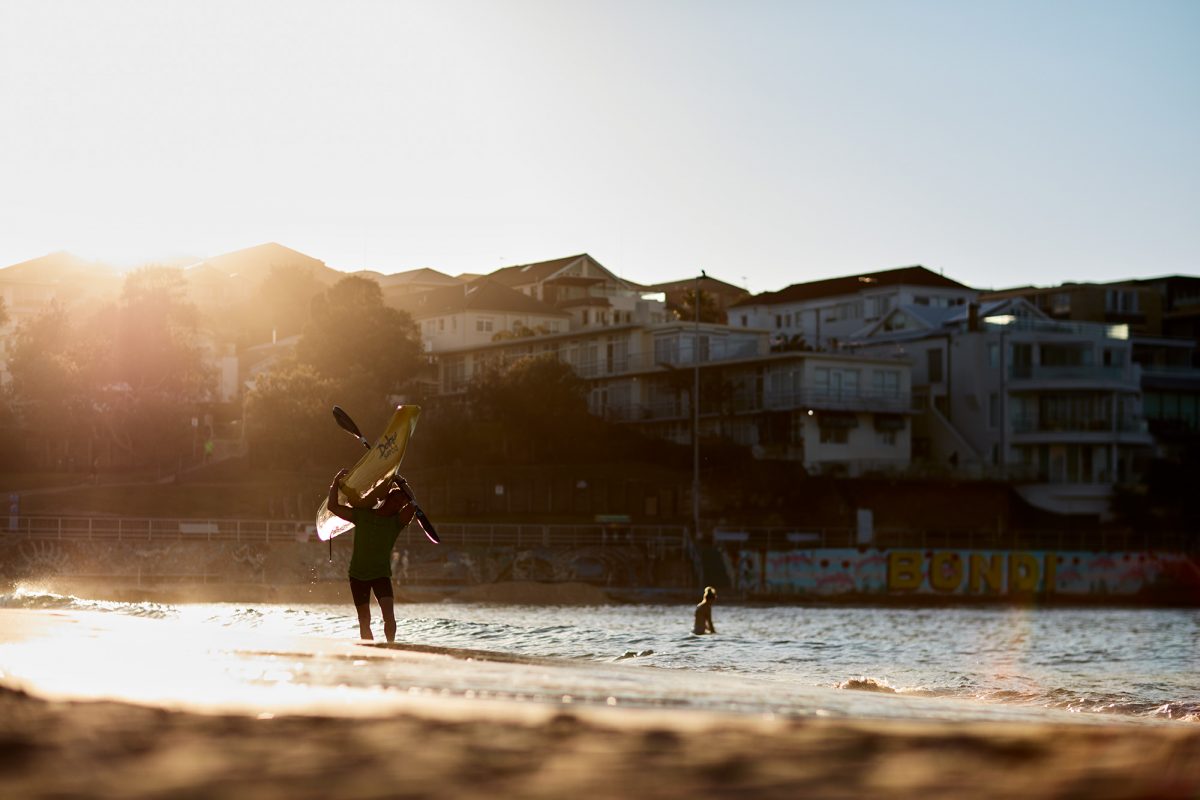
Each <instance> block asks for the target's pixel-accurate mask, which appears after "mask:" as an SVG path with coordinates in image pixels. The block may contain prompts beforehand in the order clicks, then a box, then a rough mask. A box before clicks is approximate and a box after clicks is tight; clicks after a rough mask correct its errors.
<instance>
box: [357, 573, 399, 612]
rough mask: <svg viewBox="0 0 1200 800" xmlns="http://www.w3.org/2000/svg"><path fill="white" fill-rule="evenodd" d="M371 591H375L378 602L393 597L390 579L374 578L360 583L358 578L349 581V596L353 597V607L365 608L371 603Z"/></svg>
mask: <svg viewBox="0 0 1200 800" xmlns="http://www.w3.org/2000/svg"><path fill="white" fill-rule="evenodd" d="M372 589H374V590H375V596H376V597H377V598H379V599H380V600H382V599H383V598H385V597H387V598H391V597H393V596H394V595H393V593H392V579H391V578H375V579H374V580H369V581H360V580H359V579H358V578H351V579H350V594H351V595H353V596H354V605H356V606H365V605H366V604H367V603H369V602H371V590H372Z"/></svg>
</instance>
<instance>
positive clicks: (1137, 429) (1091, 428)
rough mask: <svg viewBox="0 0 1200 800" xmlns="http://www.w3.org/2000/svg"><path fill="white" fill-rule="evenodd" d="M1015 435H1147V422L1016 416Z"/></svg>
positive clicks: (1135, 419) (1141, 420)
mask: <svg viewBox="0 0 1200 800" xmlns="http://www.w3.org/2000/svg"><path fill="white" fill-rule="evenodd" d="M1012 429H1013V432H1014V433H1109V432H1112V431H1115V432H1117V433H1146V432H1147V431H1148V430H1149V426H1148V425H1147V422H1146V420H1145V419H1144V418H1142V417H1129V418H1126V419H1120V420H1117V423H1116V425H1115V426H1114V425H1113V421H1112V420H1111V419H1105V418H1103V417H1070V416H1068V417H1038V416H1015V417H1013V419H1012Z"/></svg>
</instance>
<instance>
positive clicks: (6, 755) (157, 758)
mask: <svg viewBox="0 0 1200 800" xmlns="http://www.w3.org/2000/svg"><path fill="white" fill-rule="evenodd" d="M107 624H109V623H107V622H104V621H101V622H97V623H92V622H89V621H88V619H87V618H86V615H79V614H74V613H69V612H68V613H63V614H60V613H57V612H55V613H51V612H34V611H29V612H23V611H16V610H6V611H0V643H8V642H17V641H20V640H22V639H29V638H32V637H37V636H42V635H46V633H45V631H46V629H47V628H48V627H53V626H55V625H60V626H68V625H73V626H76V627H77V628H78V629H79V631H80V634H79V635H81V636H84V635H86V636H94V635H96V634H97V633H103V627H102V626H104V625H107ZM316 646H317V647H319V648H324V650H327V651H330V652H333V651H341V650H345V649H348V648H355V647H357V648H358V649H359V650H361V649H362V648H361V646H360V645H355V644H354V643H352V642H337V641H332V640H330V641H327V642H325V643H318V644H317V645H316ZM384 656H386V657H389V658H391V657H395V658H403V659H410V660H419V659H434V658H446V657H447V654H445V653H442V654H439V655H436V656H435V655H430V654H427V653H421V652H417V651H415V650H414V651H412V652H405V651H404V650H403V648H397V651H395V652H393V651H386V653H385V654H384ZM508 667H509V665H506V664H499V665H497V664H492V665H490V667H489V668H491V669H505V668H508ZM517 667H518V665H512V668H513V669H516V668H517ZM76 669H77V674H78V681H79V682H80V683H81V684H82V683H86V682H87V680H88V677H87V676H88V670H89V664H88V663H80V664H78V665H77V666H76ZM9 677H11V676H9ZM6 683H7V684H8V685H9V686H10V687H11V686H13V685H14V684H13V683H12V682H11V681H9V680H7V678H0V685H4V684H6ZM260 717H261V718H260ZM1198 795H1200V727H1198V726H1197V725H1196V724H1194V723H1169V722H1168V723H1156V724H1145V723H1143V724H1133V723H1125V722H1114V723H1112V724H1059V723H1048V724H1040V723H1020V722H986V723H983V722H941V721H938V722H934V721H896V720H890V721H880V720H874V719H822V718H815V717H804V718H797V719H778V718H775V719H767V718H762V717H746V716H735V715H728V714H719V713H711V712H700V711H691V710H670V709H667V710H662V709H618V708H606V707H603V706H584V705H575V706H561V705H549V704H529V703H524V704H521V703H515V702H503V701H496V700H490V701H486V702H484V701H479V702H473V701H470V700H466V699H461V698H460V699H458V700H457V701H456V702H452V703H445V704H443V703H441V702H440V701H436V700H433V701H426V702H421V703H414V704H412V705H411V707H406V708H398V709H393V710H391V711H389V712H388V714H387V715H386V716H383V717H366V718H364V717H349V716H343V715H338V716H329V715H314V714H295V713H287V714H278V713H277V714H274V715H273V716H272V715H267V714H254V713H227V712H224V713H196V712H187V711H180V710H167V709H164V708H158V707H153V706H141V705H134V704H128V703H117V702H109V701H89V702H80V701H77V700H69V699H46V698H44V697H35V696H31V695H29V694H26V693H25V692H23V691H20V690H18V689H15V688H0V797H4V798H24V797H36V798H63V797H100V798H118V797H120V798H165V797H188V798H201V797H203V798H207V797H213V798H217V797H220V798H251V799H253V800H258V798H264V799H265V798H277V797H278V798H291V799H295V798H324V797H337V798H366V797H412V798H416V797H429V798H435V797H436V798H440V797H446V798H450V797H454V798H463V797H465V798H473V797H488V798H496V797H521V798H572V797H574V798H584V797H589V798H590V797H599V798H634V797H637V798H684V797H688V798H704V797H737V798H794V797H827V798H853V797H879V798H883V797H887V798H918V797H919V798H943V797H944V798H960V797H985V798H990V797H997V798H999V797H1030V798H1042V797H1046V798H1049V797H1054V798H1075V797H1078V798H1141V797H1179V798H1185V797H1197V796H1198Z"/></svg>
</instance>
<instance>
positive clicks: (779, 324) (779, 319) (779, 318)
mask: <svg viewBox="0 0 1200 800" xmlns="http://www.w3.org/2000/svg"><path fill="white" fill-rule="evenodd" d="M775 327H776V328H782V327H783V317H782V316H780V315H779V314H776V315H775Z"/></svg>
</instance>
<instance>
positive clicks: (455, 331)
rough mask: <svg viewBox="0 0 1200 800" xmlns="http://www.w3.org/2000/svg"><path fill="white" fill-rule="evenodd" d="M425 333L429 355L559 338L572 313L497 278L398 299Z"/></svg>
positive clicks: (422, 334) (567, 326) (568, 323)
mask: <svg viewBox="0 0 1200 800" xmlns="http://www.w3.org/2000/svg"><path fill="white" fill-rule="evenodd" d="M393 304H394V305H395V307H396V308H399V309H401V310H403V311H407V312H408V313H409V314H410V315H412V318H413V321H414V322H415V323H416V324H417V327H418V328H419V329H420V331H421V342H422V344H423V345H424V348H425V351H426V352H429V353H443V352H446V351H450V350H460V349H463V348H472V347H477V346H480V345H484V344H488V343H490V342H492V341H493V340H494V339H496V338H497V337H501V338H503V337H506V336H518V337H523V336H533V335H535V334H537V333H547V334H554V333H560V332H564V331H566V330H568V329H569V327H570V323H571V315H570V314H569V313H567V312H566V311H560V310H558V309H556V308H553V307H552V306H549V305H547V304H546V303H543V302H542V301H541V300H538V299H536V298H534V297H531V296H530V295H527V294H523V293H521V292H518V291H516V290H515V289H511V288H509V287H507V286H504V285H503V284H500V283H498V282H496V281H494V280H492V278H491V277H490V276H489V277H484V278H478V279H476V280H474V281H472V282H470V283H463V284H458V285H455V286H446V287H444V288H441V289H433V290H431V291H427V292H421V293H419V294H410V295H404V296H402V297H398V298H395V299H394V301H393Z"/></svg>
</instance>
